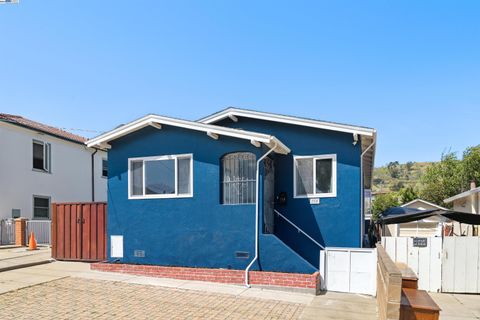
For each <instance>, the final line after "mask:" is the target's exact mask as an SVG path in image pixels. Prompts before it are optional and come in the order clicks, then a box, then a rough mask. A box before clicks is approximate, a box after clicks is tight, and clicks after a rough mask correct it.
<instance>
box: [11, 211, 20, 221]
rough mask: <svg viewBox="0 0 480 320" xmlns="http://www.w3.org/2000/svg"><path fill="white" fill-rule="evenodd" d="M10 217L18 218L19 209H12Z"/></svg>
mask: <svg viewBox="0 0 480 320" xmlns="http://www.w3.org/2000/svg"><path fill="white" fill-rule="evenodd" d="M12 218H14V219H15V218H20V209H12Z"/></svg>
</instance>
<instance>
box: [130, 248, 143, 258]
mask: <svg viewBox="0 0 480 320" xmlns="http://www.w3.org/2000/svg"><path fill="white" fill-rule="evenodd" d="M133 256H134V257H136V258H145V250H134V251H133Z"/></svg>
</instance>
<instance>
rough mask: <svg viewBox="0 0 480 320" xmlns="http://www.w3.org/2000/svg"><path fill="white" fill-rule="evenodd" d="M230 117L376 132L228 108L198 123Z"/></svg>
mask: <svg viewBox="0 0 480 320" xmlns="http://www.w3.org/2000/svg"><path fill="white" fill-rule="evenodd" d="M231 116H236V117H246V118H254V119H260V120H267V121H275V122H282V123H288V124H294V125H300V126H305V127H312V128H317V129H325V130H332V131H340V132H347V133H353V134H360V135H364V136H373V135H374V133H375V132H376V130H375V129H369V128H362V127H357V126H350V125H345V124H339V123H333V122H325V121H319V120H310V119H303V118H297V117H292V116H284V115H279V114H273V113H265V112H259V111H251V110H242V109H235V108H230V109H226V110H224V111H221V112H219V113H216V114H213V115H211V116H208V117H206V118H203V119H200V120H199V121H198V122H201V123H206V124H211V123H214V122H216V121H219V120H222V119H225V118H229V117H231Z"/></svg>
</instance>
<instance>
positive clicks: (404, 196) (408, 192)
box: [398, 186, 418, 204]
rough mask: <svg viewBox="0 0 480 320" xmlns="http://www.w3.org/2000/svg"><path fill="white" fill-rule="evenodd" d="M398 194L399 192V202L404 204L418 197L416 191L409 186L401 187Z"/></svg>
mask: <svg viewBox="0 0 480 320" xmlns="http://www.w3.org/2000/svg"><path fill="white" fill-rule="evenodd" d="M398 194H399V197H400V202H401V204H405V203H408V202H410V201H413V200H415V199H418V194H417V192H416V191H415V189H413V187H411V186H408V187H406V188H403V189H402V190H400V192H399V193H398Z"/></svg>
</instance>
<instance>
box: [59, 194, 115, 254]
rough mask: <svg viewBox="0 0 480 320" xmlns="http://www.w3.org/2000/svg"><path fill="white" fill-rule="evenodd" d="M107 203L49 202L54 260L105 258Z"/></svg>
mask: <svg viewBox="0 0 480 320" xmlns="http://www.w3.org/2000/svg"><path fill="white" fill-rule="evenodd" d="M106 218H107V204H106V203H104V202H86V203H54V204H52V257H53V258H54V259H57V260H76V261H102V260H105V259H106V248H107V247H106V244H107V241H106V237H107V236H106V233H107V229H106Z"/></svg>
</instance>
